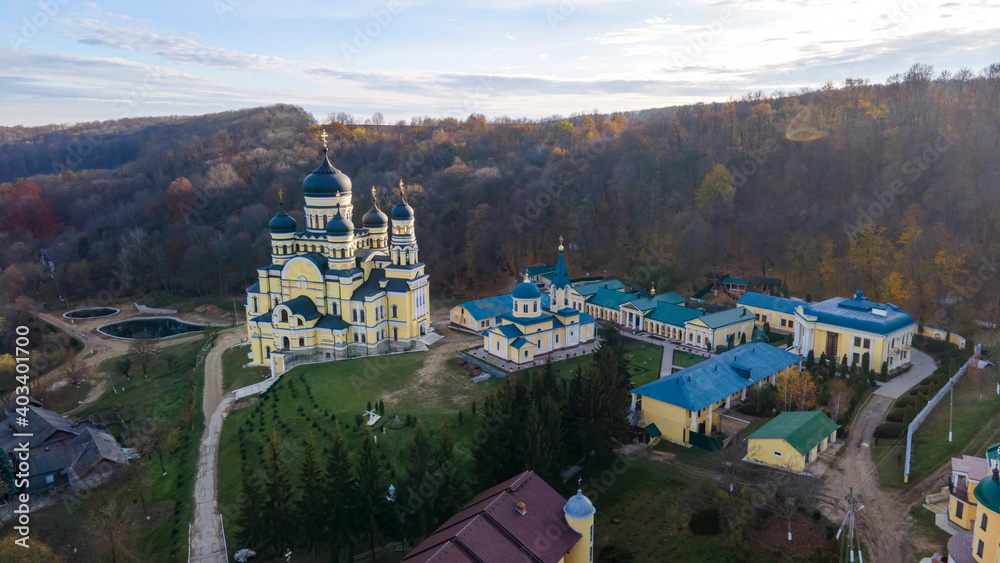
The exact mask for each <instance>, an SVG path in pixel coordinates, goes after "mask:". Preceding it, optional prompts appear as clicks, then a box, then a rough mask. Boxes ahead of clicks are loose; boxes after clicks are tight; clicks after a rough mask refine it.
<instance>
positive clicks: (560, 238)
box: [559, 235, 563, 246]
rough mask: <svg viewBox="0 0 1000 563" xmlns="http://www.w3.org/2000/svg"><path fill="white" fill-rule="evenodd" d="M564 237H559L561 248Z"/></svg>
mask: <svg viewBox="0 0 1000 563" xmlns="http://www.w3.org/2000/svg"><path fill="white" fill-rule="evenodd" d="M562 240H563V239H562V235H559V246H562Z"/></svg>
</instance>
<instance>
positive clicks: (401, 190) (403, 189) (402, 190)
mask: <svg viewBox="0 0 1000 563" xmlns="http://www.w3.org/2000/svg"><path fill="white" fill-rule="evenodd" d="M399 193H400V194H401V195H402V196H403V199H404V200H405V199H406V187H405V186H403V180H402V179H400V180H399Z"/></svg>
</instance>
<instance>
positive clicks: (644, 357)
mask: <svg viewBox="0 0 1000 563" xmlns="http://www.w3.org/2000/svg"><path fill="white" fill-rule="evenodd" d="M662 357H663V347H662V346H657V345H656V344H650V343H648V342H642V341H640V340H629V339H625V361H626V362H627V363H628V371H629V374H631V375H632V382H633V383H635V384H636V386H639V385H645V384H647V383H649V382H650V381H656V380H657V379H659V377H660V362H661V361H662ZM590 359H591V354H587V355H585V356H577V357H575V358H569V359H568V360H561V361H558V362H553V363H552V367H553V368H554V369H555V370H556V373H557V374H558V375H559V376H560V377H562V378H563V379H571V378H572V377H573V374H575V373H576V370H577V368H579V367H580V366H582V365H584V364H585V363H587V362H589V361H590ZM534 369H541V368H534Z"/></svg>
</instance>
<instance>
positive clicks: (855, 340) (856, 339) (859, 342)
mask: <svg viewBox="0 0 1000 563" xmlns="http://www.w3.org/2000/svg"><path fill="white" fill-rule="evenodd" d="M854 345H855V346H857V347H858V348H860V347H861V337H860V336H855V337H854Z"/></svg>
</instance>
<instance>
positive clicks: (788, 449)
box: [747, 438, 816, 471]
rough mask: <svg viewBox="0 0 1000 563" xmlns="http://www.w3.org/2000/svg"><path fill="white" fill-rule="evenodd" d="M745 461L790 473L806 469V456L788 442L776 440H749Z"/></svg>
mask: <svg viewBox="0 0 1000 563" xmlns="http://www.w3.org/2000/svg"><path fill="white" fill-rule="evenodd" d="M815 450H816V448H813V451H815ZM779 454H780V455H779ZM747 459H749V460H750V461H756V462H758V463H764V464H767V465H773V466H774V467H781V468H783V469H789V470H791V471H802V470H803V469H805V467H806V456H804V455H802V454H800V453H799V452H798V450H796V449H795V448H793V447H792V446H791V445H789V443H788V442H786V441H784V440H777V439H759V438H751V439H750V443H749V444H748V445H747Z"/></svg>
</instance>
